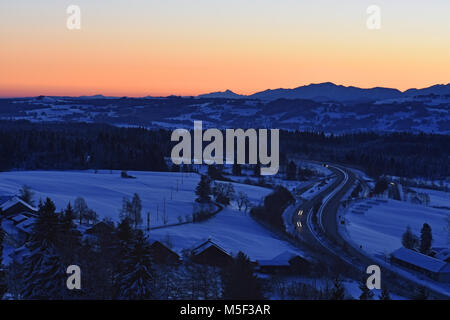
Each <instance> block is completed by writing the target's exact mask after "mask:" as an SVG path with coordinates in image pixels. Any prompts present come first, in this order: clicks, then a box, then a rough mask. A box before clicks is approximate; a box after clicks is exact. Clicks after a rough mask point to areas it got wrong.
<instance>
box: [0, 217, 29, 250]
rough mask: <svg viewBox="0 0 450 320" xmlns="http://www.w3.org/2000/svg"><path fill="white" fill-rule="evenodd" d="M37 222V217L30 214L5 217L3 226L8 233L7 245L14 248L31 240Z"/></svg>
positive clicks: (6, 237)
mask: <svg viewBox="0 0 450 320" xmlns="http://www.w3.org/2000/svg"><path fill="white" fill-rule="evenodd" d="M35 221H36V215H35V214H33V213H28V212H23V213H19V214H14V215H9V216H7V217H5V218H4V219H3V222H2V226H3V229H4V230H5V233H6V236H5V241H6V243H7V244H9V245H11V246H13V247H20V246H21V245H23V244H24V243H25V242H26V241H28V240H29V238H30V234H31V231H32V228H33V224H34V223H35Z"/></svg>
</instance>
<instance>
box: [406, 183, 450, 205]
mask: <svg viewBox="0 0 450 320" xmlns="http://www.w3.org/2000/svg"><path fill="white" fill-rule="evenodd" d="M412 189H413V190H415V191H417V192H420V193H427V194H428V195H429V196H430V206H433V207H446V208H450V193H449V192H444V191H437V190H432V189H422V188H412Z"/></svg>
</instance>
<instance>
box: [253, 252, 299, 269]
mask: <svg viewBox="0 0 450 320" xmlns="http://www.w3.org/2000/svg"><path fill="white" fill-rule="evenodd" d="M295 257H301V256H300V255H298V254H297V253H295V252H292V251H284V252H283V253H281V254H279V255H277V256H275V257H274V258H272V259H269V260H258V261H257V262H258V265H260V266H276V267H282V266H290V263H289V262H290V261H291V260H292V259H293V258H295ZM301 258H303V257H301ZM303 259H304V258H303Z"/></svg>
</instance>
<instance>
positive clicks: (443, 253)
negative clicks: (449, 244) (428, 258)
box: [433, 248, 450, 260]
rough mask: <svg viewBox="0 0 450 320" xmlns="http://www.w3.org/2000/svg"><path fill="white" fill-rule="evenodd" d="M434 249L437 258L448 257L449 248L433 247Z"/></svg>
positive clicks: (444, 258)
mask: <svg viewBox="0 0 450 320" xmlns="http://www.w3.org/2000/svg"><path fill="white" fill-rule="evenodd" d="M433 250H434V251H436V255H435V256H434V257H435V258H436V259H439V260H447V259H448V258H450V249H449V248H433Z"/></svg>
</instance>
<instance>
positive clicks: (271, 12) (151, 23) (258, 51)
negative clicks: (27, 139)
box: [0, 0, 450, 97]
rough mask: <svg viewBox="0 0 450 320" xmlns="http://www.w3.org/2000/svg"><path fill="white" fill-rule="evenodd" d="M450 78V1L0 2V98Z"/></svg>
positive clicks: (416, 83)
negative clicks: (76, 15) (377, 14)
mask: <svg viewBox="0 0 450 320" xmlns="http://www.w3.org/2000/svg"><path fill="white" fill-rule="evenodd" d="M374 4H375V5H378V6H379V8H380V10H381V28H380V29H377V30H370V29H368V27H367V23H366V22H367V19H368V18H369V14H368V13H367V12H366V10H367V8H368V7H369V6H370V5H374ZM69 5H78V6H79V7H80V9H81V29H80V30H69V29H68V28H67V19H68V18H69V14H67V12H66V10H67V7H68V6H69ZM449 75H450V1H448V0H427V1H424V0H395V1H393V0H378V1H375V0H371V1H366V0H340V1H337V0H314V1H311V0H310V1H304V0H69V1H67V0H0V96H2V97H12V96H35V95H72V96H78V95H92V94H104V95H109V96H147V95H152V96H166V95H170V94H176V95H197V94H201V93H207V92H214V91H223V90H226V89H230V90H233V91H234V92H236V93H240V94H251V93H254V92H257V91H261V90H265V89H268V88H271V89H275V88H280V87H282V88H293V87H297V86H300V85H307V84H310V83H320V82H328V81H330V82H334V83H336V84H342V85H354V86H359V87H363V88H369V87H375V86H383V87H393V88H398V89H400V90H406V89H408V88H423V87H427V86H430V85H433V84H446V83H448V82H450V77H449Z"/></svg>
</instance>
